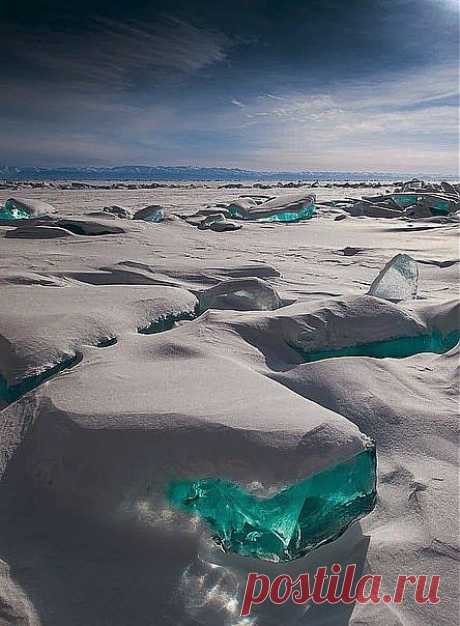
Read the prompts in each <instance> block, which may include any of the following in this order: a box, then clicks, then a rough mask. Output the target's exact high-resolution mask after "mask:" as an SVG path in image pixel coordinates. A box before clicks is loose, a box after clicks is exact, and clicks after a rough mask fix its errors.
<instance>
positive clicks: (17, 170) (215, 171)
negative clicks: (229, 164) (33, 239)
mask: <svg viewBox="0 0 460 626" xmlns="http://www.w3.org/2000/svg"><path fill="white" fill-rule="evenodd" d="M414 176H417V177H418V178H426V179H439V178H440V176H439V175H436V174H421V173H415V174H414ZM412 177H413V175H411V174H401V173H398V172H326V171H324V172H323V171H321V172H313V171H303V172H288V171H281V172H270V171H266V172H257V171H251V170H242V169H238V168H235V169H230V168H225V167H192V166H162V165H156V166H149V165H122V166H118V167H13V166H6V165H5V166H2V165H0V179H3V180H15V181H16V180H17V181H19V180H120V181H122V180H132V181H136V180H149V181H243V180H253V181H264V180H267V181H268V180H271V181H273V180H281V181H286V180H288V181H297V180H299V181H304V180H305V181H309V180H312V181H314V180H343V181H345V180H350V181H358V180H359V181H365V180H408V179H410V178H412ZM443 178H445V179H448V180H451V179H452V178H455V177H454V176H452V175H450V176H449V175H447V176H443Z"/></svg>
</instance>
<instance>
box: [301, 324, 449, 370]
mask: <svg viewBox="0 0 460 626" xmlns="http://www.w3.org/2000/svg"><path fill="white" fill-rule="evenodd" d="M459 341H460V331H459V330H453V331H452V332H450V333H448V334H445V335H443V334H442V333H440V332H437V331H434V332H433V333H431V334H429V335H417V336H415V337H396V338H395V339H387V340H385V341H373V342H370V343H363V344H358V345H355V346H344V347H343V348H335V349H333V350H317V351H312V352H308V351H304V350H302V349H300V350H299V352H300V353H301V354H302V357H303V359H304V361H305V362H306V363H313V362H315V361H322V360H323V359H334V358H337V357H343V356H367V357H372V358H375V359H385V358H390V359H404V358H406V357H409V356H413V355H414V354H420V353H422V352H434V353H436V354H443V353H444V352H448V351H449V350H451V349H452V348H453V347H454V346H456V345H457V343H458V342H459Z"/></svg>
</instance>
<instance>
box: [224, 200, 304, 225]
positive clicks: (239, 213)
mask: <svg viewBox="0 0 460 626" xmlns="http://www.w3.org/2000/svg"><path fill="white" fill-rule="evenodd" d="M228 211H229V213H230V215H231V217H233V218H236V219H243V220H253V221H256V222H300V220H307V219H310V217H313V215H314V214H315V203H314V202H310V203H308V204H307V205H306V206H303V207H302V208H301V209H296V210H289V209H287V210H286V211H282V210H274V209H272V210H268V209H267V211H264V205H263V204H261V205H259V206H258V207H256V208H255V209H254V210H253V211H243V210H241V209H240V208H239V207H237V206H229V207H228Z"/></svg>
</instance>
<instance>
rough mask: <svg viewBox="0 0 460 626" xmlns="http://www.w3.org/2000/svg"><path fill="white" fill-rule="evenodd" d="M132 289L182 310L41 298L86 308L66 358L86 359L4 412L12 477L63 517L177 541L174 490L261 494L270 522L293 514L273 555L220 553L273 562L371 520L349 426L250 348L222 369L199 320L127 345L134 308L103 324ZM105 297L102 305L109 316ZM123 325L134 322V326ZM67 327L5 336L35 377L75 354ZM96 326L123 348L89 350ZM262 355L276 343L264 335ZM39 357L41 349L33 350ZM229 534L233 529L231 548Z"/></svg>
mask: <svg viewBox="0 0 460 626" xmlns="http://www.w3.org/2000/svg"><path fill="white" fill-rule="evenodd" d="M78 289H80V290H81V288H78ZM130 289H131V292H132V293H133V294H135V293H136V292H139V291H140V292H142V293H147V292H148V291H150V292H155V291H156V290H160V291H162V292H164V294H166V293H169V292H171V293H172V292H178V295H179V296H180V292H181V291H182V290H180V289H174V288H170V289H169V291H168V290H167V288H159V287H152V288H148V287H143V288H140V289H139V288H129V287H123V288H119V287H115V288H114V287H106V288H105V289H103V290H102V291H100V293H98V292H99V290H100V288H95V287H91V288H88V289H87V290H86V291H87V292H88V293H89V292H92V291H93V292H94V293H95V295H96V294H97V298H96V300H97V303H96V304H94V303H93V305H92V309H91V306H90V302H89V300H88V299H86V301H85V302H83V299H82V298H79V299H78V298H77V289H76V288H73V287H64V288H49V291H50V292H51V291H53V292H55V294H56V295H55V298H56V300H54V299H53V300H51V299H50V301H49V304H51V302H57V303H58V302H59V298H58V296H59V294H61V295H66V296H67V297H68V299H67V298H66V301H67V302H72V301H77V300H80V302H79V304H78V306H77V307H76V308H77V312H76V313H75V314H74V316H73V317H72V316H68V317H67V320H66V321H67V323H68V324H69V323H71V326H72V329H73V330H72V332H71V336H72V342H71V345H74V343H75V342H76V341H77V340H79V341H80V342H81V345H80V357H81V358H80V360H79V362H78V364H73V367H69V368H68V369H67V370H66V371H65V372H63V371H61V373H59V375H58V376H56V377H54V378H52V379H50V380H48V381H47V382H46V383H45V384H41V385H39V386H38V387H36V388H35V389H34V390H33V391H32V392H31V393H29V394H28V395H26V396H24V397H23V398H19V399H18V401H17V402H15V403H13V404H11V405H10V406H9V407H7V408H6V409H5V410H4V413H3V419H4V423H6V424H7V425H9V426H8V428H7V430H6V432H7V433H8V437H10V441H11V444H10V446H8V447H7V453H6V455H4V459H5V458H6V460H7V459H8V458H9V457H10V456H11V457H13V456H14V465H13V469H10V473H9V475H10V477H11V476H14V477H15V479H21V478H22V479H25V480H27V481H30V482H31V484H33V485H35V486H36V487H38V488H40V489H43V490H45V491H46V492H51V493H52V494H53V497H54V498H55V499H56V500H57V501H58V502H59V503H60V505H61V506H64V507H66V508H70V509H76V510H78V511H80V512H81V511H85V514H86V515H87V516H88V517H89V518H97V519H99V520H102V521H103V522H104V523H105V524H107V523H109V524H110V523H116V524H121V525H122V526H126V525H128V526H129V525H130V524H132V523H133V522H135V523H136V524H143V525H145V526H147V527H148V526H149V525H151V524H152V523H153V525H154V526H159V527H161V528H163V529H165V528H167V529H169V530H170V531H172V532H174V533H175V534H176V535H180V533H181V532H182V531H181V528H182V527H183V524H185V523H186V520H187V519H188V517H189V516H188V514H187V513H185V512H184V513H180V512H176V513H175V514H173V513H171V502H170V501H169V498H168V494H169V493H170V489H171V485H172V484H177V482H176V481H193V482H194V481H196V480H204V481H207V480H211V481H215V480H218V481H223V482H222V484H225V485H227V486H229V489H231V490H233V492H234V493H237V492H238V493H241V494H244V493H245V492H247V491H248V490H253V489H254V485H257V493H258V495H260V496H262V497H264V498H265V502H264V506H265V505H268V502H269V501H270V500H266V498H267V496H270V495H273V494H275V493H276V492H281V493H280V494H279V495H278V496H275V499H274V500H273V499H272V500H271V505H270V506H271V507H272V512H273V511H274V509H273V507H274V508H275V509H276V508H277V507H278V504H279V502H281V501H282V502H284V503H285V504H286V503H287V504H286V507H287V506H288V505H289V514H287V509H286V516H285V517H284V518H283V516H281V517H280V516H279V515H276V514H273V518H272V519H271V521H270V519H269V518H268V517H266V519H265V522H264V524H268V527H267V533H268V535H270V536H273V537H274V536H275V535H276V536H277V537H281V535H280V533H281V534H282V540H281V543H279V541H278V540H277V541H278V543H276V542H275V543H274V544H273V545H272V548H270V549H269V548H268V545H269V544H266V543H265V539H267V537H268V535H267V537H265V539H261V540H260V541H255V535H252V541H253V542H255V543H253V547H254V550H252V549H247V550H243V549H240V548H238V547H237V546H236V544H235V543H233V541H232V542H230V543H226V544H225V543H222V545H223V546H224V547H225V549H227V550H231V551H235V552H239V553H241V554H252V555H256V556H259V557H260V558H266V559H270V560H290V559H292V558H296V557H298V556H300V555H301V554H304V553H305V552H308V551H309V550H310V549H312V548H313V547H315V546H316V545H319V544H321V543H323V542H324V541H328V540H331V539H333V538H334V537H336V536H337V535H338V534H340V533H341V532H343V531H344V530H345V529H346V528H347V526H348V525H349V524H350V523H352V522H353V521H354V520H356V519H359V517H361V516H362V515H364V514H365V513H367V512H369V511H370V510H371V509H372V507H373V503H374V498H375V463H374V460H373V459H374V456H373V455H374V452H373V446H372V443H371V442H370V440H369V438H368V437H366V436H365V435H363V434H362V433H361V432H360V431H359V429H358V428H356V426H354V425H353V424H351V422H349V421H348V420H345V419H344V418H342V417H341V416H340V415H338V414H337V413H334V412H332V411H329V410H328V409H326V408H324V407H321V406H319V405H317V404H315V403H312V402H310V401H308V400H306V399H303V398H300V397H299V396H298V395H297V394H295V393H293V392H292V391H290V390H289V389H287V388H286V387H283V386H280V385H279V384H278V383H276V382H274V381H273V380H270V378H268V377H267V376H265V375H263V374H261V373H260V372H258V371H257V370H256V369H255V368H254V367H248V364H247V363H245V357H244V351H246V352H247V348H245V350H242V347H243V344H242V343H240V342H239V341H238V338H237V337H235V340H236V343H234V344H233V349H232V356H231V358H229V356H230V353H229V350H228V346H227V345H226V338H227V332H226V329H225V327H221V324H220V323H219V321H218V320H217V319H215V318H214V317H213V316H210V317H209V316H208V314H207V313H206V314H205V315H204V316H202V317H201V318H200V319H198V320H196V321H195V322H192V323H190V324H188V325H185V326H182V327H179V328H177V329H175V330H172V331H171V332H167V333H162V334H160V335H154V336H150V337H146V336H143V335H139V334H138V333H136V332H133V326H134V327H135V326H137V325H138V323H139V316H140V315H144V314H145V309H146V307H145V303H144V302H143V299H142V298H139V300H135V299H134V301H133V302H130V303H126V305H125V308H124V309H123V308H121V307H120V308H115V310H114V311H113V312H112V313H110V312H109V311H110V309H112V310H113V308H114V307H113V303H114V299H116V298H118V299H119V301H120V302H121V301H123V300H124V299H126V297H127V294H128V293H130ZM11 291H12V292H14V291H15V288H12V289H11ZM17 291H18V293H19V290H17ZM43 291H48V289H46V288H43ZM110 291H113V294H114V295H113V296H112V298H113V299H112V300H111V301H110ZM20 293H21V294H24V290H21V291H20ZM81 293H82V294H83V293H84V290H81ZM103 296H104V297H103ZM20 297H21V296H20V295H18V296H17V298H16V302H15V306H14V307H13V308H14V309H16V310H17V308H18V307H19V300H20ZM105 297H108V299H109V303H108V304H106V305H105V306H106V308H105V309H104V308H103V302H104V298H105ZM88 298H89V295H88ZM133 298H134V296H133ZM153 301H155V299H153ZM42 303H43V306H42V308H46V306H47V305H46V303H45V302H44V301H42ZM139 303H140V304H139ZM25 305H26V301H24V302H23V308H24V307H25ZM110 305H112V306H110ZM138 305H139V306H140V309H141V311H140V312H139V310H138V308H137V307H138ZM86 308H88V310H86V312H85V313H83V311H85V309H86ZM60 309H61V310H62V304H61V306H59V304H57V305H56V311H59V310H60ZM136 310H137V314H136ZM102 313H104V314H106V315H107V319H106V320H104V319H102V316H101V314H102ZM216 313H217V312H216ZM223 313H224V314H227V315H230V317H231V316H232V314H235V313H234V312H223ZM131 315H132V316H133V318H136V315H137V319H133V320H132V321H131V322H130V323H128V322H127V319H128V317H129V316H131ZM118 317H119V318H120V319H119V321H118V322H117V321H116V320H117V318H118ZM39 319H40V318H39ZM64 320H65V318H64V317H63V316H61V315H56V316H55V317H54V318H50V317H48V318H47V317H46V316H43V317H42V318H41V322H42V324H41V329H40V325H39V326H38V328H39V330H38V332H37V334H38V337H37V336H35V337H34V336H33V333H32V332H31V331H30V330H29V327H28V325H27V323H26V321H27V320H26V318H23V319H22V321H21V322H20V323H16V326H14V325H15V321H14V319H13V320H12V319H11V318H8V320H7V321H8V324H7V327H8V328H10V332H9V335H8V336H9V338H10V339H12V338H14V345H15V346H17V347H18V349H19V351H20V349H21V346H24V347H25V348H26V352H28V353H29V355H28V358H25V361H26V362H28V363H29V365H31V362H32V363H35V364H37V363H38V360H39V358H44V357H45V356H46V354H47V353H48V352H49V351H54V352H55V353H56V354H63V353H64V352H65V350H66V349H67V350H68V349H69V339H68V338H67V337H66V333H65V328H64V324H63V322H64ZM37 321H39V320H37ZM101 325H105V331H104V333H102V334H107V331H108V330H110V332H111V333H112V334H113V333H114V332H116V333H117V336H118V343H117V344H114V345H111V346H110V345H109V344H107V345H108V347H106V348H104V349H100V348H98V347H97V344H95V343H94V335H95V334H96V333H97V334H98V336H100V335H101V332H100V331H101V328H100V326H101ZM69 327H70V326H69ZM228 330H230V327H228ZM221 338H222V340H223V341H221ZM89 339H92V341H91V342H90V341H89ZM34 341H35V343H34ZM266 341H267V342H268V343H270V342H273V341H275V342H280V343H281V342H282V339H278V338H276V337H275V338H274V337H272V336H271V335H270V333H269V334H268V335H267V337H266ZM48 342H49V343H48ZM44 343H45V344H47V345H46V349H45V348H44V349H42V350H40V349H38V350H37V349H36V345H38V346H43V344H44ZM89 343H91V345H88V344H89ZM243 343H244V342H243ZM23 358H24V357H23ZM6 359H7V361H9V362H10V363H14V362H15V361H17V360H18V355H15V354H11V353H10V355H9V356H8V355H7V356H6ZM21 361H22V359H21V358H19V362H20V363H21ZM23 369H24V368H23ZM124 391H126V393H125V392H124ZM5 420H6V421H5ZM32 424H33V427H31V425H32ZM24 438H27V446H25V447H24V446H22V445H21V442H22V440H23V439H24ZM25 448H27V450H26V449H25ZM23 455H24V456H23ZM360 455H363V456H360ZM328 472H329V473H328ZM331 472H332V474H331ZM339 475H342V476H343V479H344V480H343V489H342V490H341V488H338V485H337V478H338V476H339ZM349 480H350V481H351V482H349ZM350 488H351V490H350ZM320 492H321V493H320ZM339 496H340V497H339ZM337 498H339V500H340V501H341V503H342V504H343V506H344V507H345V508H344V509H343V511H342V512H341V509H340V506H341V505H337V506H338V507H339V508H338V509H334V502H335V504H337V501H336V500H337ZM242 502H243V504H242ZM242 502H241V501H240V502H239V504H238V507H239V508H238V509H234V514H235V515H236V517H238V516H239V513H238V511H240V513H241V511H243V513H242V514H244V515H246V514H247V515H249V511H250V510H252V514H254V501H251V499H250V498H249V500H248V499H247V498H245V496H244V495H243V501H242ZM244 503H246V504H247V505H248V507H249V508H247V509H246V508H245V505H244ZM242 506H243V508H241V507H242ZM251 507H252V508H251ZM174 509H175V507H174ZM174 509H173V511H174ZM339 509H340V510H339ZM345 509H346V514H345ZM146 511H147V512H148V514H147V513H146ZM167 511H169V513H168V514H166V512H167ZM296 511H297V513H296ZM152 512H153V513H152ZM342 513H343V515H342ZM152 515H153V518H154V521H153V522H152ZM282 518H283V519H282ZM295 519H297V522H295ZM171 520H175V521H171ZM283 520H284V521H283ZM296 524H297V526H296ZM283 525H284V526H283ZM315 525H316V526H315ZM281 527H283V528H284V531H281ZM203 528H205V526H203V525H200V527H199V529H198V530H199V533H201V532H202V530H203ZM309 529H310V530H309ZM235 532H236V528H235V527H234V526H233V525H231V533H232V536H233V537H235ZM283 533H284V534H283ZM299 533H300V539H299ZM295 536H297V539H295ZM264 546H265V547H264Z"/></svg>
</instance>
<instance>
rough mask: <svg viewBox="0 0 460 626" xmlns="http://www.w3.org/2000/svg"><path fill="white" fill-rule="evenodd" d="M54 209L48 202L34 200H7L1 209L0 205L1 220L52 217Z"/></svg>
mask: <svg viewBox="0 0 460 626" xmlns="http://www.w3.org/2000/svg"><path fill="white" fill-rule="evenodd" d="M56 212H57V211H56V209H55V208H54V207H53V206H52V205H51V204H48V202H43V201H42V200H37V199H35V198H8V200H6V201H5V204H4V205H3V207H2V206H1V205H0V221H1V220H21V219H32V218H34V217H44V216H45V215H53V214H54V213H56Z"/></svg>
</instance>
